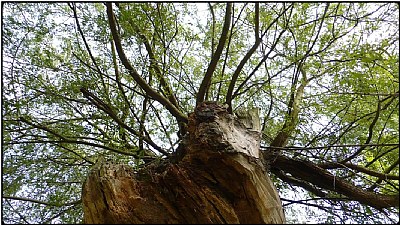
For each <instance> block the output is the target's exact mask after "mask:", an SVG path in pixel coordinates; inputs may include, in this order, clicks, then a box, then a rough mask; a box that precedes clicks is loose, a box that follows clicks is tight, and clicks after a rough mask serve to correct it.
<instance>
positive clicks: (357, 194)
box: [262, 151, 399, 210]
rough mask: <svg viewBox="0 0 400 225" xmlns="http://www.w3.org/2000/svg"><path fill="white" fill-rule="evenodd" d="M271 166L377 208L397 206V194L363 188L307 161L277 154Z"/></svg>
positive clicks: (264, 152)
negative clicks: (378, 192) (377, 192)
mask: <svg viewBox="0 0 400 225" xmlns="http://www.w3.org/2000/svg"><path fill="white" fill-rule="evenodd" d="M262 153H263V155H264V156H268V154H267V152H266V151H262ZM271 168H274V169H278V170H282V171H284V172H286V173H290V174H291V175H292V176H293V177H295V178H297V179H299V180H303V181H307V182H310V183H312V184H314V185H316V186H318V187H320V188H325V189H327V190H330V191H334V192H337V193H339V194H343V195H345V196H347V197H348V198H350V199H352V200H356V201H359V202H360V203H363V204H366V205H369V206H372V207H374V208H376V209H378V210H382V209H384V208H390V207H398V206H399V194H396V195H384V194H376V193H374V192H369V191H366V190H363V189H362V188H360V187H357V186H355V185H354V184H351V183H348V182H345V181H343V180H341V179H340V178H337V177H336V176H334V175H332V174H331V173H329V172H327V171H326V170H324V169H322V168H321V167H318V166H317V165H315V164H314V163H312V162H309V161H300V160H296V159H290V158H288V157H286V156H282V155H278V156H277V158H276V160H274V161H273V162H271ZM299 168H301V169H299Z"/></svg>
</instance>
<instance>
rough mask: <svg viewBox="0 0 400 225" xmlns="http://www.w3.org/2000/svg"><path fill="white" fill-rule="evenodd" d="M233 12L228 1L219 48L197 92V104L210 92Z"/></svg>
mask: <svg viewBox="0 0 400 225" xmlns="http://www.w3.org/2000/svg"><path fill="white" fill-rule="evenodd" d="M231 12H232V3H227V4H226V12H225V22H224V27H223V29H222V34H221V37H220V39H219V42H218V46H217V50H215V53H214V55H213V57H212V59H211V62H210V64H209V66H208V68H207V71H206V74H205V75H204V78H203V81H202V82H201V85H200V88H199V92H198V93H197V98H196V105H198V104H200V103H201V102H203V101H204V100H205V99H204V98H205V95H206V92H208V89H209V87H210V83H211V77H212V75H213V73H214V71H215V68H216V67H217V64H218V60H219V58H220V57H221V54H222V50H223V49H224V46H225V42H226V39H227V36H228V31H229V26H230V23H231Z"/></svg>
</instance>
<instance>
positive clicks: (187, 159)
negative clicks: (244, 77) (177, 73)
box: [82, 102, 285, 223]
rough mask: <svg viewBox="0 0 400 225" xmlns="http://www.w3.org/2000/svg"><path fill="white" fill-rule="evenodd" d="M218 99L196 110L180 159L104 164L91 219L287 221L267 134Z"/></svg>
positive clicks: (89, 184)
mask: <svg viewBox="0 0 400 225" xmlns="http://www.w3.org/2000/svg"><path fill="white" fill-rule="evenodd" d="M246 124H248V123H243V122H240V120H239V119H238V118H236V117H235V116H233V115H231V114H229V113H228V112H227V111H226V108H224V107H222V106H220V105H218V104H216V103H212V102H209V103H207V102H206V103H203V104H201V105H199V106H198V107H196V110H195V112H194V113H192V114H190V115H189V121H188V127H187V128H188V134H187V135H186V136H185V138H184V140H183V142H182V144H181V146H180V148H179V149H178V150H177V155H176V158H175V159H174V160H167V159H166V160H164V161H162V162H161V163H157V164H155V163H153V164H150V165H149V166H147V167H145V168H144V169H142V170H140V171H139V172H134V171H133V169H132V168H130V167H129V166H127V165H120V164H112V163H107V162H105V163H98V164H96V166H94V167H93V169H92V170H91V172H90V174H89V176H88V178H87V180H86V182H85V183H84V186H83V192H82V195H83V196H82V199H83V206H84V207H83V208H84V223H284V222H285V217H284V214H283V210H282V205H281V202H280V199H279V196H278V193H277V191H276V189H275V187H274V185H273V183H272V182H271V180H270V179H269V177H268V175H267V174H266V172H265V169H264V167H263V164H262V163H261V159H260V152H259V147H260V146H259V145H260V132H259V130H257V128H256V129H255V130H253V129H251V128H249V127H246V126H248V125H246Z"/></svg>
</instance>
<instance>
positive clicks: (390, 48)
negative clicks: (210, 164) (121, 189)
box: [2, 3, 399, 223]
mask: <svg viewBox="0 0 400 225" xmlns="http://www.w3.org/2000/svg"><path fill="white" fill-rule="evenodd" d="M2 6H3V8H2V10H3V14H2V15H3V18H2V20H3V29H2V34H3V35H2V43H3V48H2V56H3V57H2V59H3V64H2V65H3V66H2V70H3V76H2V78H3V79H2V87H3V88H2V118H3V126H2V137H3V139H2V169H3V170H2V171H3V179H2V212H3V221H4V222H5V223H60V222H63V223H78V222H80V221H81V220H82V202H81V199H80V197H81V189H82V182H83V181H84V179H85V177H86V176H87V174H88V171H89V170H90V168H91V167H92V165H93V164H94V163H95V162H96V161H97V160H98V159H99V158H105V159H112V160H113V161H115V162H119V163H122V164H126V165H130V166H132V167H133V168H134V169H135V170H139V169H140V168H141V167H143V165H144V164H145V163H148V162H150V161H153V160H159V159H165V158H168V157H170V156H171V155H172V154H173V152H175V151H176V149H177V147H178V145H179V143H180V140H181V139H182V137H183V135H184V134H185V129H186V125H187V119H188V118H187V114H188V113H190V112H193V111H194V107H195V106H196V104H198V103H201V102H202V101H204V100H214V101H219V102H221V103H224V102H225V103H227V105H228V110H229V111H230V112H233V113H234V112H239V111H240V109H251V108H254V107H257V108H259V110H260V112H259V115H260V117H261V127H262V134H263V139H262V142H261V146H262V150H263V151H262V152H263V155H264V156H265V157H266V158H269V159H272V158H273V159H274V160H270V161H269V162H268V167H269V175H270V176H271V177H272V179H273V181H274V183H275V186H276V187H277V188H278V191H279V194H280V197H281V200H282V201H283V207H284V210H285V214H286V217H287V220H288V222H303V221H305V222H307V221H309V220H307V219H308V218H312V220H313V221H317V222H329V223H349V222H358V223H367V222H368V223H380V222H390V223H397V222H398V221H399V219H398V206H399V205H398V202H399V129H398V127H399V91H398V89H399V76H398V74H399V73H398V63H399V59H398V49H399V45H398V37H399V33H398V31H399V24H398V20H399V12H398V10H399V9H398V5H397V4H393V3H379V4H376V3H257V4H254V3H253V4H251V3H233V4H225V3H196V4H186V3H179V4H178V3H131V4H126V3H118V4H116V5H111V4H108V5H107V6H106V5H104V4H100V3H47V4H41V3H5V4H3V5H2ZM304 209H305V212H306V213H307V218H301V217H299V211H300V210H302V211H301V214H304V211H303V210H304Z"/></svg>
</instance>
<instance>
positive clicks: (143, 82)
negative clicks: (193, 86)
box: [106, 3, 187, 123]
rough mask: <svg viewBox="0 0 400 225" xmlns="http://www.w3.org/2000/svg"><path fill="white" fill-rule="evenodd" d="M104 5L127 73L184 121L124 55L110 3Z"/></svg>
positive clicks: (182, 115) (147, 92)
mask: <svg viewBox="0 0 400 225" xmlns="http://www.w3.org/2000/svg"><path fill="white" fill-rule="evenodd" d="M106 6H107V16H108V21H109V24H110V29H111V34H112V36H113V39H114V43H115V47H116V49H117V53H118V56H119V58H120V60H121V62H122V64H123V65H124V66H125V68H126V69H127V70H128V71H129V74H130V75H131V76H132V78H133V79H134V80H135V81H136V83H138V85H139V86H140V87H141V88H142V89H143V90H144V91H145V92H146V94H148V95H149V96H150V97H152V98H154V99H155V100H156V101H158V102H160V103H161V104H162V105H163V106H164V107H165V108H167V110H168V111H169V112H170V113H171V114H172V115H173V116H174V117H175V118H176V119H177V120H178V121H182V122H185V123H186V122H187V116H186V115H185V114H184V113H182V112H181V111H180V110H179V109H177V108H176V107H175V106H174V105H173V104H172V103H171V102H170V101H169V100H168V99H166V98H165V97H164V96H162V95H161V94H159V93H158V92H157V91H155V90H154V89H153V88H151V87H150V86H149V84H148V83H147V82H146V80H144V79H143V78H142V77H141V76H140V75H139V73H138V72H137V71H136V70H135V69H134V68H133V66H132V65H131V64H130V63H129V60H128V58H127V57H126V55H125V52H124V50H123V48H122V44H121V39H120V37H119V34H118V31H117V25H116V21H115V18H114V13H113V11H112V3H107V4H106Z"/></svg>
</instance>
